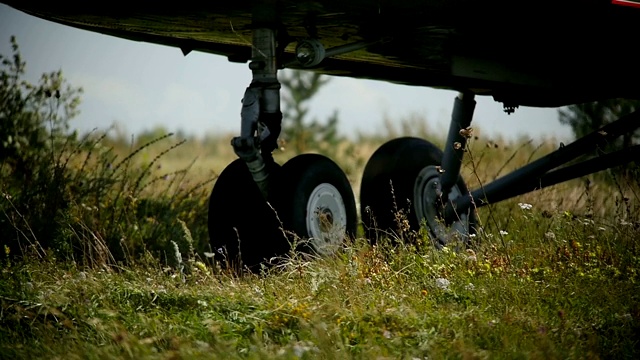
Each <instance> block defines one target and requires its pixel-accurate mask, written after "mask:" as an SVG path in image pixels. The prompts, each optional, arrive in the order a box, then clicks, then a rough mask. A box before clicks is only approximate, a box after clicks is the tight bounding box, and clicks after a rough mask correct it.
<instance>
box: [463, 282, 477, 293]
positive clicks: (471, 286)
mask: <svg viewBox="0 0 640 360" xmlns="http://www.w3.org/2000/svg"><path fill="white" fill-rule="evenodd" d="M464 289H465V290H467V291H473V290H475V289H476V286H475V285H473V284H472V283H468V284H467V285H465V287H464Z"/></svg>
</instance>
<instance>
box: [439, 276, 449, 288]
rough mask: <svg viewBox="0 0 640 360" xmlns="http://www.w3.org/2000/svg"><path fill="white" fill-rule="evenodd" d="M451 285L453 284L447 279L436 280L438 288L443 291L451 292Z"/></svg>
mask: <svg viewBox="0 0 640 360" xmlns="http://www.w3.org/2000/svg"><path fill="white" fill-rule="evenodd" d="M449 285H451V282H450V281H449V280H447V279H445V278H437V279H436V286H437V287H438V288H440V289H442V290H449Z"/></svg>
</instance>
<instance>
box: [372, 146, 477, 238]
mask: <svg viewBox="0 0 640 360" xmlns="http://www.w3.org/2000/svg"><path fill="white" fill-rule="evenodd" d="M442 156H443V153H442V151H441V150H440V149H438V148H437V147H436V146H435V145H433V144H432V143H430V142H428V141H425V140H423V139H419V138H413V137H403V138H398V139H394V140H391V141H388V142H387V143H385V144H383V145H382V146H381V147H380V148H378V149H377V150H376V151H375V152H374V154H373V155H372V156H371V159H369V161H368V162H367V165H366V166H365V169H364V173H363V176H362V185H361V188H360V207H361V215H362V221H363V223H364V228H365V231H366V233H367V236H368V238H369V240H370V241H372V242H375V241H376V239H377V237H378V236H379V235H383V234H387V235H388V234H398V233H399V231H404V230H406V225H408V228H409V229H412V230H418V229H419V227H420V222H421V220H422V219H424V220H425V221H426V224H427V226H428V227H429V233H430V237H431V239H432V241H433V242H434V243H435V244H436V246H438V247H440V246H442V245H445V244H447V243H448V242H449V241H451V239H452V238H451V235H453V234H456V236H458V235H459V236H458V237H462V238H463V239H462V240H464V241H468V235H469V234H470V233H471V232H472V231H473V227H474V225H475V222H476V218H475V212H474V211H470V212H469V213H468V214H460V216H459V221H456V222H454V223H453V224H452V226H451V227H449V228H446V227H444V225H443V224H442V223H441V222H440V221H439V219H438V218H437V213H438V209H437V208H436V204H437V203H436V201H435V199H436V198H437V197H436V192H435V189H436V188H437V186H438V184H437V183H438V181H439V171H438V168H437V166H439V165H440V163H441V161H442ZM466 192H468V190H467V187H466V185H465V183H464V181H463V180H462V178H461V177H459V178H458V181H457V183H456V185H455V186H454V187H453V189H452V191H451V193H450V198H453V197H455V196H457V195H459V194H464V193H466ZM399 213H401V214H403V215H404V216H405V219H406V220H407V221H408V223H406V222H402V218H398V216H397V215H398V214H399Z"/></svg>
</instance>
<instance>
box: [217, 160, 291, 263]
mask: <svg viewBox="0 0 640 360" xmlns="http://www.w3.org/2000/svg"><path fill="white" fill-rule="evenodd" d="M271 167H272V169H271V173H270V176H271V177H272V178H275V177H277V175H278V172H279V168H280V166H279V165H277V164H275V163H274V164H272V165H271ZM271 202H272V201H270V203H271ZM208 216H209V218H208V225H209V239H210V242H211V247H212V249H213V252H214V254H215V255H214V256H215V259H216V260H218V261H220V262H221V263H223V264H224V265H225V266H226V267H230V268H233V269H234V270H236V271H241V270H242V268H244V267H248V268H249V269H250V270H252V271H258V270H259V269H260V264H263V263H265V260H267V262H268V260H269V259H271V258H273V257H277V256H281V255H284V254H286V253H287V252H288V250H289V247H288V242H287V241H286V238H285V237H284V235H283V232H282V230H281V227H280V222H279V221H278V219H277V217H276V214H275V212H274V211H273V210H272V208H271V207H270V206H269V204H268V203H267V201H265V199H264V198H263V196H262V194H261V193H260V190H259V189H258V186H257V185H256V183H255V182H254V181H253V178H252V176H251V173H250V172H249V169H248V168H247V165H246V163H245V162H244V161H242V160H240V159H237V160H235V161H233V162H232V163H231V164H229V165H228V166H227V167H226V168H225V169H224V171H222V173H221V174H220V176H219V177H218V179H217V180H216V182H215V184H214V186H213V190H212V191H211V196H210V198H209V215H208Z"/></svg>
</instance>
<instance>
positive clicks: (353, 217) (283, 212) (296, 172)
mask: <svg viewBox="0 0 640 360" xmlns="http://www.w3.org/2000/svg"><path fill="white" fill-rule="evenodd" d="M324 184H330V185H331V186H332V187H328V186H326V185H324ZM278 188H279V189H280V190H279V191H278V198H277V200H276V201H277V202H276V203H277V206H276V207H277V209H278V216H279V217H280V220H281V221H282V224H283V226H284V229H285V230H289V231H291V232H293V233H294V234H295V236H293V238H295V237H296V236H297V237H298V238H299V239H302V240H307V239H309V238H310V237H311V236H312V234H311V232H312V230H311V229H310V228H309V226H308V221H311V222H312V225H311V227H312V228H315V229H316V233H317V231H318V230H317V229H318V228H317V227H315V226H314V225H313V224H314V223H313V221H315V219H312V218H310V216H313V214H311V213H310V212H309V211H308V210H309V209H308V207H309V206H311V205H314V201H315V200H311V201H310V198H311V195H312V193H314V190H315V191H316V193H315V194H316V195H315V196H314V198H316V199H320V196H323V199H329V200H330V201H333V200H332V198H335V199H337V198H338V197H337V196H336V197H332V196H330V195H331V194H334V195H335V190H337V192H338V193H339V195H340V197H341V200H342V202H341V203H342V204H343V205H344V208H342V207H339V209H338V210H339V211H340V212H341V211H344V213H342V215H344V216H343V217H344V218H345V219H346V224H341V222H340V221H339V220H336V219H337V218H338V216H337V215H336V219H334V220H335V221H336V222H335V225H339V226H343V227H344V235H346V236H348V237H355V235H356V229H357V210H356V203H355V198H354V196H353V191H352V189H351V185H350V184H349V181H348V179H347V177H346V176H345V174H344V172H343V171H342V170H341V169H340V167H339V166H338V165H337V164H336V163H335V162H333V161H332V160H330V159H329V158H327V157H325V156H322V155H318V154H302V155H298V156H296V157H294V158H293V159H291V160H289V161H288V162H287V163H285V164H284V165H283V166H282V169H281V171H280V181H279V184H278ZM322 190H327V191H326V192H324V193H322ZM321 193H322V194H324V195H320V194H321ZM339 200H340V199H337V200H336V204H337V203H339ZM318 201H323V200H318ZM316 204H319V203H316ZM334 205H335V204H333V203H332V204H331V206H330V207H334V208H335V206H337V205H335V206H334ZM330 217H331V218H333V217H334V214H331V216H330ZM334 229H337V228H334ZM323 234H326V232H325V233H323ZM344 235H342V234H340V236H339V237H340V239H339V241H340V242H342V241H344ZM332 239H334V240H337V238H336V237H332ZM290 240H293V239H292V237H290ZM317 244H318V243H314V242H306V241H303V242H302V243H301V244H299V246H298V247H297V249H296V250H298V251H304V252H308V253H321V254H322V252H321V251H318V250H319V249H317V248H316V245H317ZM320 245H323V244H320Z"/></svg>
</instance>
